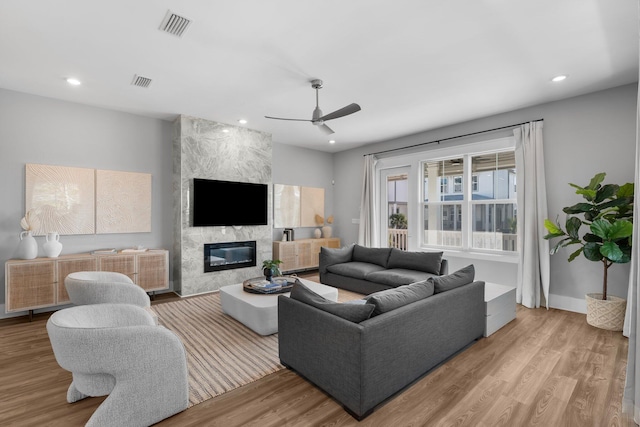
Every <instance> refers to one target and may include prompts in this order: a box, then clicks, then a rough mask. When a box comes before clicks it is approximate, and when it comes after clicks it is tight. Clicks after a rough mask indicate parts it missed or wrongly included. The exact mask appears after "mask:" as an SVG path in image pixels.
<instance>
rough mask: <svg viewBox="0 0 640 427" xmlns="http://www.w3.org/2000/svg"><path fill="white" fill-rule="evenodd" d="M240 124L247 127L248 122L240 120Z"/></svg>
mask: <svg viewBox="0 0 640 427" xmlns="http://www.w3.org/2000/svg"><path fill="white" fill-rule="evenodd" d="M238 123H240V124H241V125H246V124H247V121H246V120H245V119H240V120H238Z"/></svg>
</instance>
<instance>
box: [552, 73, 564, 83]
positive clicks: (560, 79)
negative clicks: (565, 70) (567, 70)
mask: <svg viewBox="0 0 640 427" xmlns="http://www.w3.org/2000/svg"><path fill="white" fill-rule="evenodd" d="M566 78H567V76H566V75H564V74H561V75H559V76H555V77H554V78H552V79H551V81H552V82H561V81H563V80H564V79H566Z"/></svg>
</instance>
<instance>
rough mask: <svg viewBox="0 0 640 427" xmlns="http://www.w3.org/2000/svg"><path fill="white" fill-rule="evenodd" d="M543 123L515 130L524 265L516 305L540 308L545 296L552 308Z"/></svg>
mask: <svg viewBox="0 0 640 427" xmlns="http://www.w3.org/2000/svg"><path fill="white" fill-rule="evenodd" d="M542 127H543V122H542V121H538V122H531V123H526V124H524V125H521V126H519V127H518V128H516V129H514V131H513V134H514V136H515V139H516V174H517V175H516V179H517V183H518V254H519V257H520V263H519V268H518V281H517V287H516V301H517V302H518V303H520V304H522V305H524V306H525V307H529V308H538V307H540V301H541V294H540V292H541V291H542V296H544V302H545V306H546V307H547V308H549V262H550V255H549V242H548V241H547V240H545V239H544V236H545V234H546V231H545V230H546V229H545V228H544V220H545V218H547V187H546V185H545V178H544V153H543V148H542V146H543V143H542Z"/></svg>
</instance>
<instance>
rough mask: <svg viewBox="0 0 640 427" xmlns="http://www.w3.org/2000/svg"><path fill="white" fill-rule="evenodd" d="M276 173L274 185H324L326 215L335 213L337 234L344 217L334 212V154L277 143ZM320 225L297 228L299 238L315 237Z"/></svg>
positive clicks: (276, 234)
mask: <svg viewBox="0 0 640 427" xmlns="http://www.w3.org/2000/svg"><path fill="white" fill-rule="evenodd" d="M272 165H273V166H272V174H273V183H274V184H286V185H300V186H303V187H317V188H324V216H325V218H326V217H328V216H329V215H334V216H335V221H334V223H333V229H334V232H333V237H341V236H340V235H339V234H336V232H335V230H336V228H337V227H339V226H340V223H341V219H340V218H338V217H337V216H336V215H335V212H334V203H333V199H334V190H333V183H332V181H333V155H332V154H330V153H324V152H320V151H316V150H309V149H306V148H301V147H296V146H292V145H284V144H276V143H274V144H273V161H272ZM315 229H316V227H302V228H296V229H295V238H296V239H305V238H311V237H313V231H314V230H315ZM282 230H283V229H282V228H276V229H274V230H273V239H274V240H280V239H281V238H282Z"/></svg>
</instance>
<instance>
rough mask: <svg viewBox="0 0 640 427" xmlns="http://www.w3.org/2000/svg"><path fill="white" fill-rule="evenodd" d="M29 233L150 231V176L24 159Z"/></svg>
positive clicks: (66, 233)
mask: <svg viewBox="0 0 640 427" xmlns="http://www.w3.org/2000/svg"><path fill="white" fill-rule="evenodd" d="M25 177H26V179H25V212H29V211H31V212H32V214H33V215H35V217H36V219H37V223H38V227H37V228H36V230H35V231H34V233H33V234H34V235H37V236H42V235H44V234H46V233H49V232H54V231H55V232H57V233H59V234H61V235H69V234H107V233H145V232H147V233H148V232H151V174H148V173H137V172H120V171H108V170H96V169H86V168H75V167H67V166H52V165H39V164H33V163H27V165H26V168H25Z"/></svg>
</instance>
